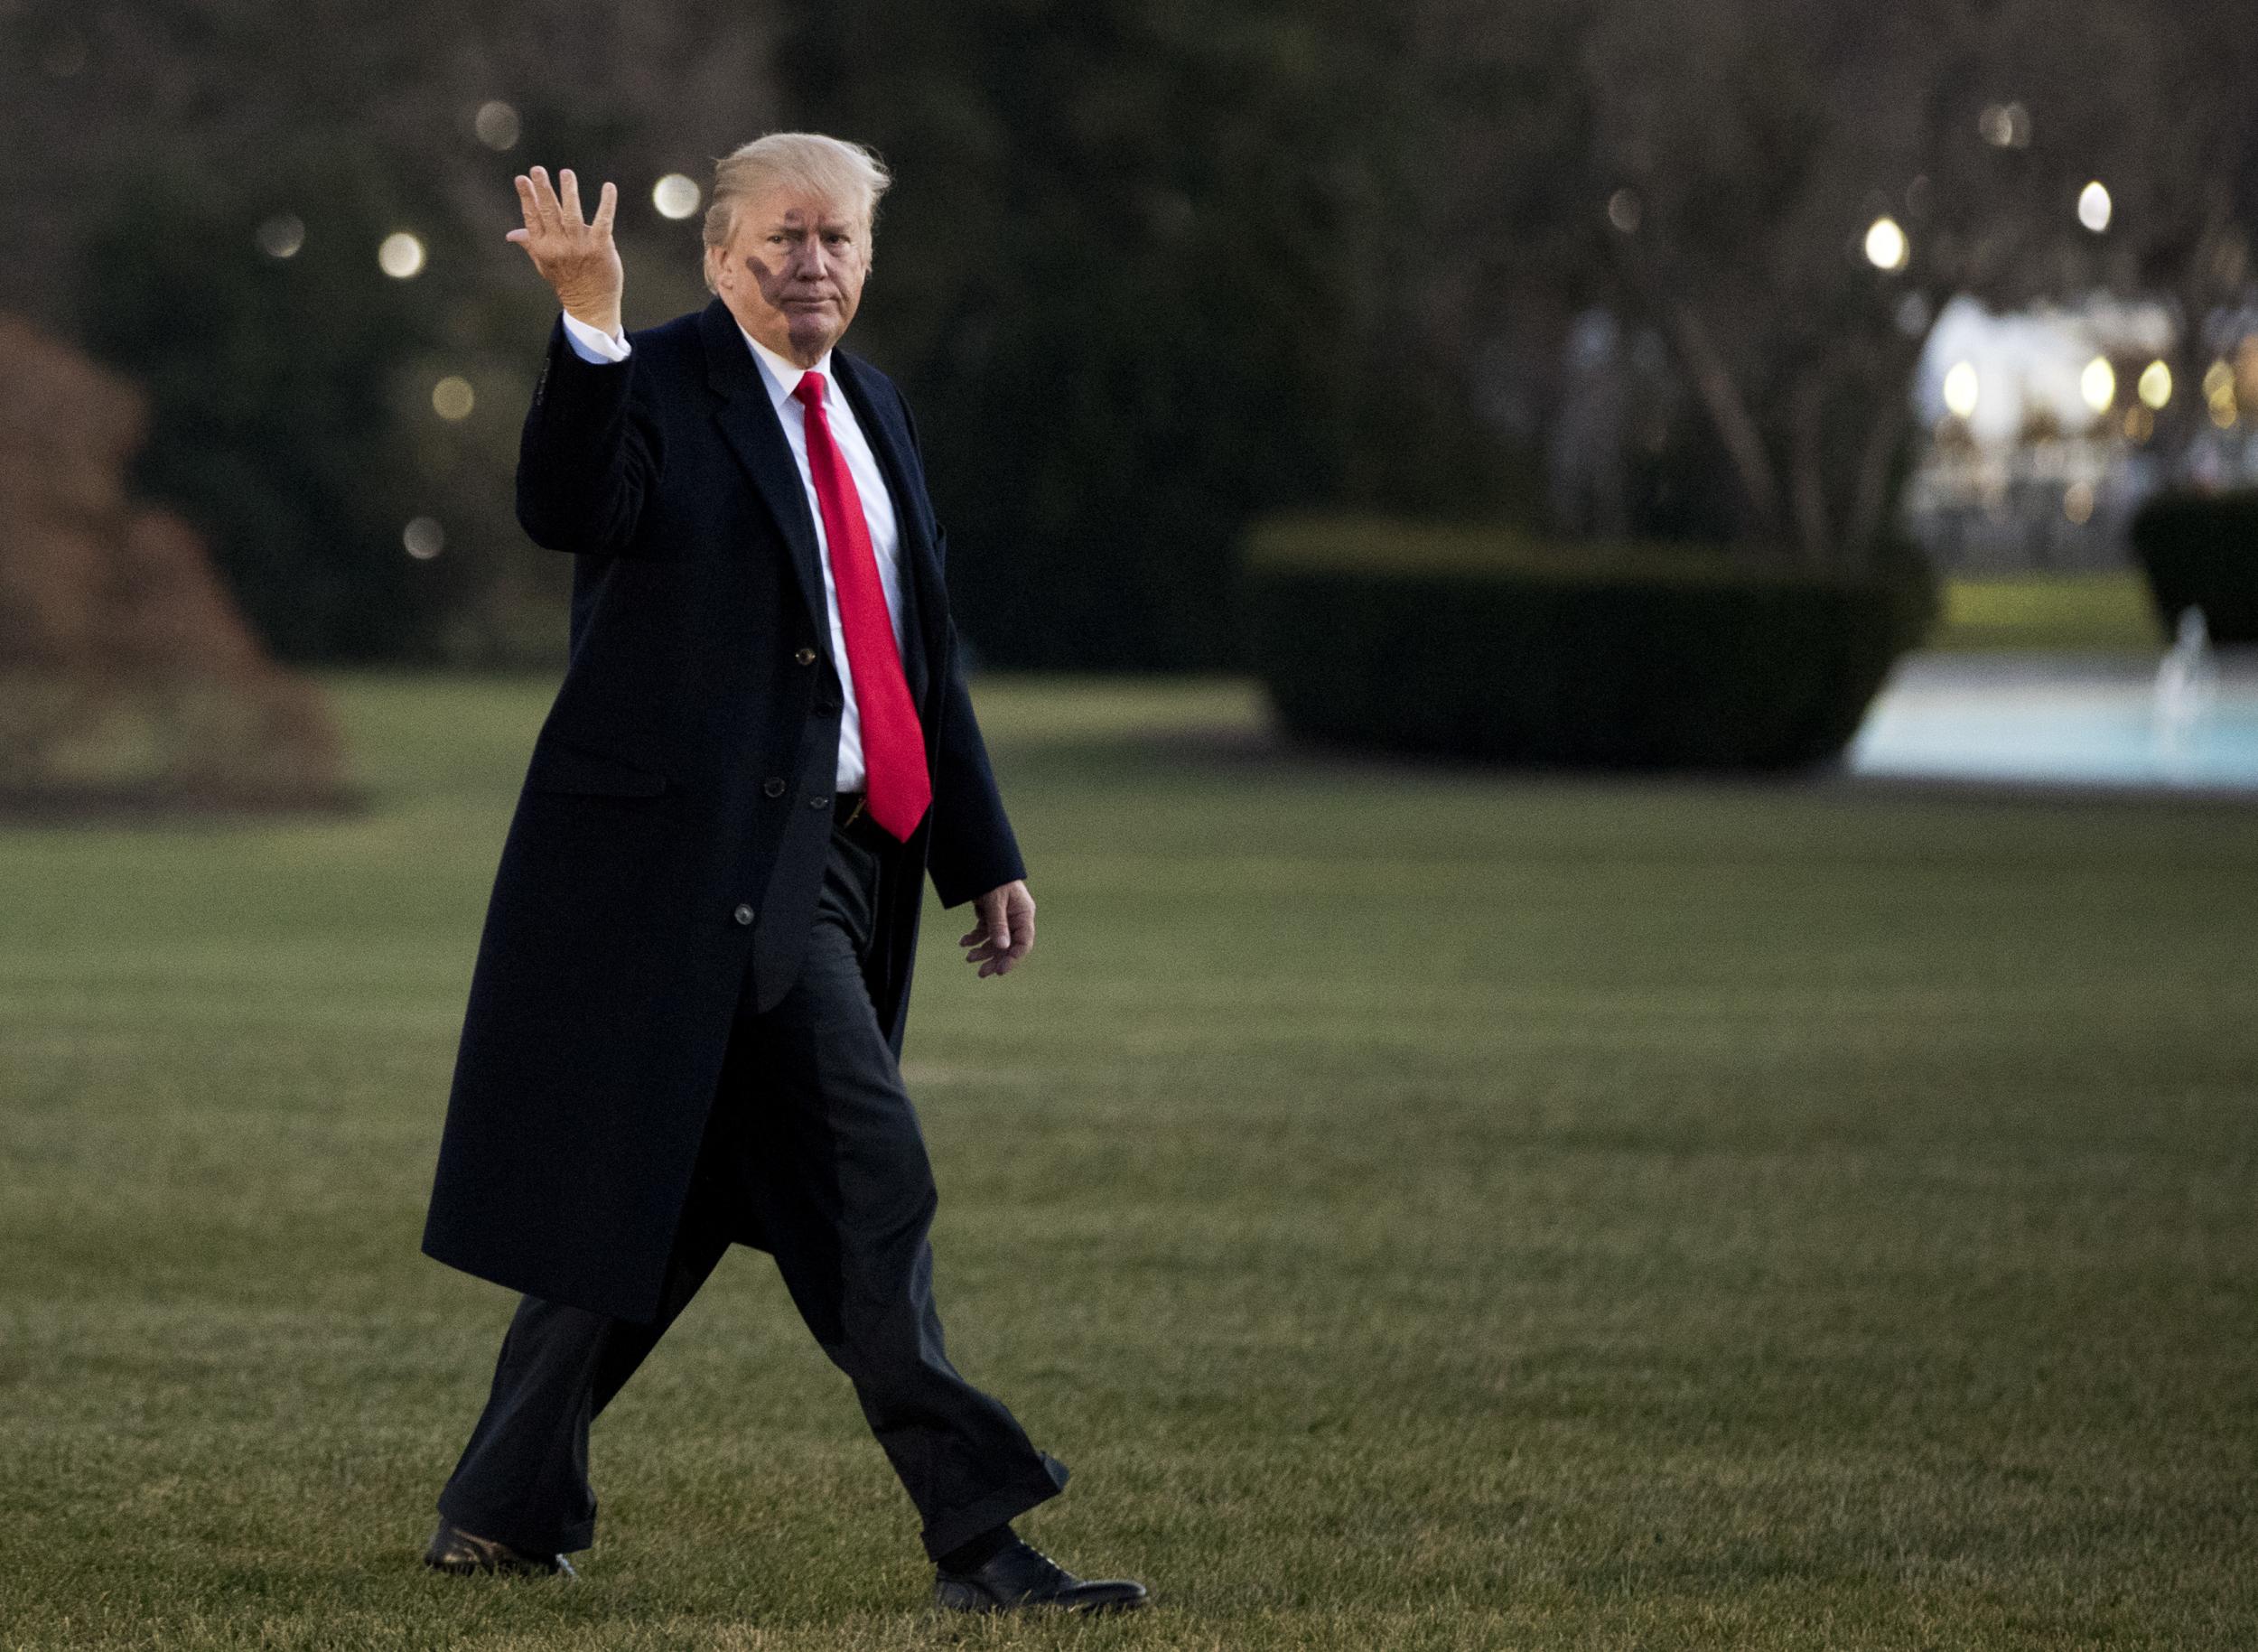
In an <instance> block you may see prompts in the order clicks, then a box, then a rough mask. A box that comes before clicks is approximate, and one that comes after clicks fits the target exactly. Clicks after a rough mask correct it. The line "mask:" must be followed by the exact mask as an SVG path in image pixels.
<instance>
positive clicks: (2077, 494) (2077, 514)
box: [2062, 481, 2094, 527]
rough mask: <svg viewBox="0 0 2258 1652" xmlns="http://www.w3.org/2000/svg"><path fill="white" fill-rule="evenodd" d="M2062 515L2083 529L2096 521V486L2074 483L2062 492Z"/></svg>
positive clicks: (2088, 483) (2084, 482)
mask: <svg viewBox="0 0 2258 1652" xmlns="http://www.w3.org/2000/svg"><path fill="white" fill-rule="evenodd" d="M2062 514H2063V516H2064V517H2066V518H2068V519H2069V520H2070V521H2072V522H2075V523H2076V524H2077V525H2078V526H2079V527H2084V526H2085V524H2086V523H2088V522H2090V521H2092V520H2093V519H2094V484H2093V483H2092V482H2089V481H2074V482H2072V483H2071V484H2070V485H2069V486H2068V487H2067V488H2065V489H2063V490H2062Z"/></svg>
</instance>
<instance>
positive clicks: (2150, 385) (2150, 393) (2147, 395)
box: [2134, 361, 2172, 413]
mask: <svg viewBox="0 0 2258 1652" xmlns="http://www.w3.org/2000/svg"><path fill="white" fill-rule="evenodd" d="M2134 389H2135V390H2136V391H2137V392H2138V393H2139V395H2140V397H2141V406H2145V407H2147V408H2149V409H2150V410H2151V411H2153V412H2159V413H2160V412H2162V411H2163V409H2164V407H2165V406H2166V405H2167V404H2169V402H2170V400H2171V398H2172V370H2171V369H2169V368H2168V367H2166V366H2165V365H2164V364H2163V363H2162V362H2161V361H2151V362H2150V363H2149V364H2148V366H2147V367H2145V368H2143V369H2141V380H2140V383H2139V384H2138V385H2136V386H2134Z"/></svg>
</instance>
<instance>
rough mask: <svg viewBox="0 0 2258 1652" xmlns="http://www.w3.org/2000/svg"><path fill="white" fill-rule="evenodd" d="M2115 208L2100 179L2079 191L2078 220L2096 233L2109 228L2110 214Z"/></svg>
mask: <svg viewBox="0 0 2258 1652" xmlns="http://www.w3.org/2000/svg"><path fill="white" fill-rule="evenodd" d="M2114 210H2116V209H2115V207H2114V205H2113V203H2112V202H2111V201H2110V199H2109V191H2108V189H2107V188H2106V187H2105V186H2104V184H2102V183H2101V182H2098V181H2096V182H2092V183H2089V184H2087V185H2086V186H2085V188H2084V189H2082V190H2080V191H2078V194H2077V221H2078V222H2079V223H2081V224H2083V225H2085V227H2086V228H2087V229H2090V230H2092V231H2093V232H2094V233H2095V235H2099V234H2100V233H2101V232H2102V231H2103V230H2104V229H2108V228H2109V215H2110V214H2111V213H2112V212H2113V211H2114Z"/></svg>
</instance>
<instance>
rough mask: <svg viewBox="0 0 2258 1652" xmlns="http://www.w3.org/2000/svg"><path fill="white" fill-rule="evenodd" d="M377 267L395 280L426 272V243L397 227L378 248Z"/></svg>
mask: <svg viewBox="0 0 2258 1652" xmlns="http://www.w3.org/2000/svg"><path fill="white" fill-rule="evenodd" d="M377 267H378V269H380V270H382V271H383V272H384V273H385V274H386V275H389V276H391V277H392V279H393V280H395V281H406V280H409V279H411V278H412V277H414V276H416V275H422V274H423V273H424V244H423V242H422V241H420V240H418V239H417V238H415V237H414V236H412V235H410V234H409V233H408V232H407V231H406V230H405V229H396V230H394V231H393V232H392V233H391V234H390V235H387V236H386V237H385V238H384V244H383V245H382V246H380V247H378V248H377Z"/></svg>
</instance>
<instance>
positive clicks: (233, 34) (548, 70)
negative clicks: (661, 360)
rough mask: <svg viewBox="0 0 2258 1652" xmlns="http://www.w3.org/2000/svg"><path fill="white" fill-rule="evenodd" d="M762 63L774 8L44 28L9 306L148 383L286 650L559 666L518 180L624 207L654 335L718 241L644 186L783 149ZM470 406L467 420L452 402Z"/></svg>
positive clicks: (538, 331) (204, 12) (260, 609)
mask: <svg viewBox="0 0 2258 1652" xmlns="http://www.w3.org/2000/svg"><path fill="white" fill-rule="evenodd" d="M769 57H770V32H769V14H768V13H767V11H766V10H765V9H764V8H763V7H761V6H760V5H751V6H747V5H733V4H723V3H722V0H681V3H670V4H668V5H664V6H659V7H650V8H621V7H617V6H610V5H597V4H594V0H516V3H513V4H511V5H507V6H503V7H499V8H483V9H481V8H471V9H465V8H462V7H461V6H454V5H440V4H436V3H435V0H407V3H406V4H405V5H398V6H394V7H390V8H387V10H386V11H384V12H383V13H382V14H371V13H370V12H369V10H368V9H367V8H366V7H362V6H354V5H343V4H340V3H339V0H313V3H312V4H309V5H301V6H294V7H293V8H291V9H290V11H289V13H288V14H287V16H286V18H285V17H283V16H280V15H278V14H276V13H275V12H274V11H273V10H272V9H271V8H268V7H265V6H257V5H245V4H241V3H240V0H151V3H150V4H146V5H138V6H133V7H112V8H107V9H105V10H101V11H98V12H89V11H88V10H87V9H86V8H84V7H81V6H72V5H62V4H57V3H56V0H20V3H19V4H17V5H14V6H13V7H9V8H5V9H4V10H0V144H5V146H6V152H7V153H8V154H10V155H12V156H26V157H31V158H32V163H30V164H25V165H21V166H14V167H10V168H6V169H0V210H5V211H6V213H7V214H8V216H9V218H10V219H11V220H12V221H13V222H14V223H16V224H19V225H21V226H22V227H23V233H22V235H21V236H20V237H13V236H12V237H11V238H10V239H9V242H8V244H7V245H6V247H5V251H0V302H5V303H11V304H13V305H15V306H17V307H20V308H22V309H23V310H25V311H27V312H28V313H32V314H34V315H36V316H39V317H40V318H42V320H44V321H46V322H49V323H51V324H52V325H56V326H60V327H63V328H66V329H67V330H69V331H73V332H75V333H76V334H77V335H78V336H79V337H81V338H84V339H87V340H88V341H89V342H91V343H92V344H93V345H94V346H95V347H96V348H97V349H98V350H99V351H100V352H101V353H102V354H103V355H104V356H105V357H106V358H107V359H108V360H109V361H111V362H112V363H113V364H115V365H117V366H118V367H120V368H123V369H126V371H128V372H129V373H131V374H133V375H134V376H135V377H136V378H143V379H145V380H146V381H147V382H148V384H149V385H150V387H151V390H152V399H153V428H152V432H151V438H150V443H149V445H148V447H147V448H146V449H145V452H144V454H143V456H142V461H141V472H140V473H141V477H142V480H143V482H144V485H145V486H146V487H148V488H149V489H150V490H152V491H154V492H157V493H160V494H161V495H163V496H165V497H169V498H172V499H176V500H178V501H179V502H180V503H181V504H182V507H183V508H184V509H186V510H187V512H188V514H190V515H191V517H192V518H194V520H195V521H196V522H197V524H198V526H199V527H201V528H203V529H204V530H205V532H206V534H207V536H208V537H210V540H211V541H212V542H213V544H214V546H215V547H216V553H215V554H216V555H217V556H218V558H219V561H220V562H221V564H222V565H223V566H224V568H225V569H226V571H227V574H228V575H229V580H230V582H231V583H232V584H233V586H234V589H235V592H236V594H237V596H238V601H239V602H241V603H242V604H243V606H244V608H245V609H246V611H247V612H248V613H249V614H250V615H251V616H252V617H253V619H254V621H255V622H256V623H257V625H258V627H259V629H260V630H261V631H262V632H263V634H264V635H265V636H266V639H267V640H268V641H269V643H270V644H271V645H272V646H274V647H275V648H276V649H279V650H281V651H283V652H285V653H287V654H291V655H296V656H301V657H303V656H306V655H317V654H318V655H341V656H351V657H370V656H389V657H398V656H403V655H406V656H421V657H433V656H437V657H443V658H453V659H458V660H466V661H475V660H484V661H490V662H492V661H499V660H505V659H511V658H528V657H536V656H561V653H562V649H563V635H564V623H563V618H562V615H563V605H564V587H565V584H566V582H567V580H568V578H569V574H570V568H569V565H567V564H566V563H565V562H564V559H563V558H559V557H555V556H554V555H550V554H548V553H546V552H540V551H537V550H536V549H535V548H534V547H532V546H529V545H527V543H526V541H525V540H524V538H523V536H522V535H521V534H520V533H519V532H518V528H517V526H516V524H515V522H514V520H512V517H511V506H510V498H511V495H510V488H509V471H510V466H511V462H512V460H513V457H514V453H515V448H516V438H517V427H518V420H519V418H520V417H521V416H522V415H523V412H524V407H525V402H526V397H527V395H528V394H529V392H530V390H531V387H532V383H533V376H534V373H535V371H536V370H537V366H538V360H539V354H540V350H541V349H542V346H543V343H544V339H545V331H546V327H547V326H548V324H549V319H550V310H549V304H548V300H547V294H546V289H544V288H543V287H542V286H541V285H540V283H539V282H538V281H537V280H536V279H535V278H534V277H533V275H532V273H531V272H530V270H529V269H527V267H526V264H525V258H524V255H523V254H521V253H520V252H518V250H517V249H516V248H515V247H509V246H508V245H506V244H505V243H504V242H503V240H502V234H503V231H504V230H506V229H509V227H510V226H511V225H512V224H513V223H515V222H516V221H517V211H516V203H515V200H514V197H513V195H512V192H511V191H510V187H509V178H510V175H511V173H513V172H516V171H518V170H521V169H522V168H523V167H524V166H525V165H527V164H528V163H530V162H531V161H533V160H535V159H539V160H541V161H543V162H545V163H547V164H549V165H551V166H553V167H554V166H556V165H559V164H565V165H574V166H577V167H579V168H580V169H581V170H583V171H584V172H590V173H594V172H599V171H601V172H606V173H609V175H611V176H614V177H616V178H617V179H618V180H619V182H620V185H621V192H622V196H623V201H622V210H621V213H620V239H621V243H622V251H623V253H624V255H625V257H626V258H627V259H628V262H629V266H630V282H629V303H630V312H631V313H630V317H629V320H630V324H631V325H642V324H644V323H646V322H651V321H656V320H659V319H663V318H664V317H666V316H667V315H670V314H673V313H676V312H678V311H680V310H682V309H684V308H687V307H691V306H693V305H695V304H696V303H700V302H702V301H703V298H704V292H703V288H702V287H701V285H700V284H699V280H698V275H697V256H698V241H697V233H696V224H695V219H692V220H689V221H686V222H678V221H672V220H669V219H665V218H663V217H661V216H660V215H659V214H658V211H657V210H655V208H654V206H653V204H652V201H651V196H650V189H651V185H652V182H654V181H655V180H656V179H657V178H658V176H660V175H661V174H663V173H669V172H677V171H678V172H684V173H689V174H690V175H692V176H693V177H699V178H703V177H704V174H705V172H706V167H707V163H708V161H709V160H710V158H711V157H712V156H713V155H714V154H720V153H722V152H723V150H725V149H726V148H728V147H729V146H731V145H733V144H735V143H737V142H739V141H741V140H742V138H743V136H744V135H746V134H747V133H748V132H751V131H754V130H758V129H759V128H760V127H761V126H764V125H770V124H773V121H774V113H773V106H772V104H771V102H770V98H769V97H768V94H767V92H766V86H767V66H768V61H769ZM403 230H404V231H407V232H410V233H413V234H414V235H415V236H416V237H417V238H418V239H419V240H420V242H421V243H422V245H423V247H424V250H425V263H424V265H423V266H422V267H421V269H420V270H419V271H418V272H417V273H416V274H415V275H414V276H413V277H412V278H410V279H405V280H396V279H393V278H391V277H388V276H387V275H385V274H384V273H383V272H381V271H380V270H379V269H378V262H377V252H378V244H379V243H380V242H381V241H382V239H383V238H385V237H386V236H387V235H389V234H392V233H393V232H395V231H403ZM283 247H287V248H288V249H289V250H288V252H287V256H280V257H278V256H276V249H279V248H283ZM455 378H459V379H461V380H462V381H463V382H464V383H465V384H467V385H468V386H469V387H470V392H471V394H470V396H469V397H468V398H467V401H466V398H464V397H462V395H461V392H460V389H459V388H458V387H451V390H450V393H449V394H448V395H446V396H438V397H435V391H436V388H437V387H438V385H439V383H440V382H441V381H442V380H443V379H455ZM442 405H443V406H444V407H445V409H446V410H447V412H449V413H452V414H454V415H459V416H455V417H449V416H444V415H443V412H442V410H441V409H442ZM419 519H421V520H422V522H423V524H424V526H423V527H421V528H420V529H419V533H418V535H417V536H409V535H407V534H406V531H405V530H406V527H407V525H408V524H409V523H410V522H411V521H418V520H419ZM431 524H436V525H437V533H436V536H435V537H434V534H433V533H432V531H431V527H430V525H431ZM409 537H415V543H416V545H417V546H420V547H421V548H422V549H425V550H426V551H428V550H433V549H434V548H436V552H437V554H436V555H431V556H429V557H428V558H425V559H421V560H419V559H417V558H415V556H412V555H410V553H409V550H408V547H407V545H406V540H407V539H408V538H409Z"/></svg>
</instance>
